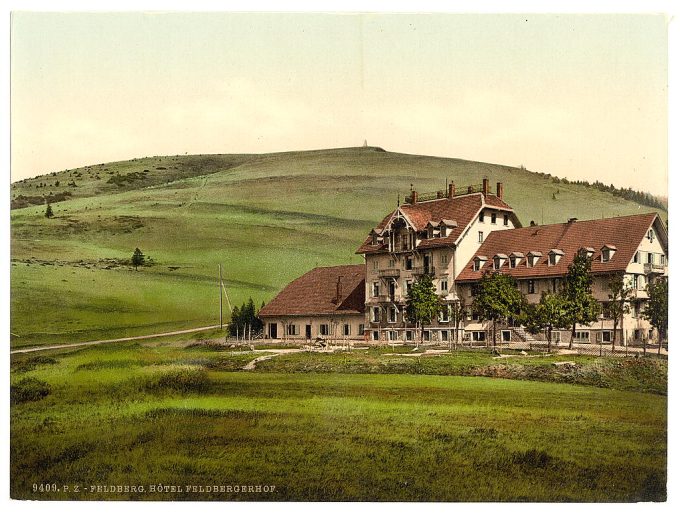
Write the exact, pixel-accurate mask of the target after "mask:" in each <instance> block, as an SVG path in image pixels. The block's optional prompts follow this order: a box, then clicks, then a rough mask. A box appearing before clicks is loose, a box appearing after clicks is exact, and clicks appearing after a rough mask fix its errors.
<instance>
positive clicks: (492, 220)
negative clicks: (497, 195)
mask: <svg viewBox="0 0 680 516" xmlns="http://www.w3.org/2000/svg"><path fill="white" fill-rule="evenodd" d="M495 223H496V212H495V211H494V212H491V224H495Z"/></svg>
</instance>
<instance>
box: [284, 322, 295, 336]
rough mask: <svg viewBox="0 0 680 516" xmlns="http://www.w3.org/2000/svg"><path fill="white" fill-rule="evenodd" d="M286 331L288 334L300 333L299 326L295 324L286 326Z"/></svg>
mask: <svg viewBox="0 0 680 516" xmlns="http://www.w3.org/2000/svg"><path fill="white" fill-rule="evenodd" d="M286 332H287V333H288V335H297V334H298V332H297V326H296V325H294V324H289V325H288V326H287V327H286Z"/></svg>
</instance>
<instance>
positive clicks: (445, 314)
mask: <svg viewBox="0 0 680 516" xmlns="http://www.w3.org/2000/svg"><path fill="white" fill-rule="evenodd" d="M449 310H450V308H449V307H448V306H446V307H444V308H443V309H442V310H441V312H439V322H449Z"/></svg>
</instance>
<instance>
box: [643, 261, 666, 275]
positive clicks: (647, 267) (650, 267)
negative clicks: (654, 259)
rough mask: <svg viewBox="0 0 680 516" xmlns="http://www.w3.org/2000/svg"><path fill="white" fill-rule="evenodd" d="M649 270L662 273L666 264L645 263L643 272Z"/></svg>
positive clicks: (646, 272)
mask: <svg viewBox="0 0 680 516" xmlns="http://www.w3.org/2000/svg"><path fill="white" fill-rule="evenodd" d="M650 272H655V273H657V274H663V273H664V272H666V266H665V265H658V264H656V263H645V274H649V273H650Z"/></svg>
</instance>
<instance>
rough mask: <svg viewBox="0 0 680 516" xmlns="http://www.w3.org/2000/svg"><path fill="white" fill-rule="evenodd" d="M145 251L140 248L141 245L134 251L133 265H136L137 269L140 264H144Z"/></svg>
mask: <svg viewBox="0 0 680 516" xmlns="http://www.w3.org/2000/svg"><path fill="white" fill-rule="evenodd" d="M144 261H145V260H144V253H142V251H140V250H139V247H135V252H134V253H132V265H134V266H135V270H137V267H139V266H140V265H144Z"/></svg>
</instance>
